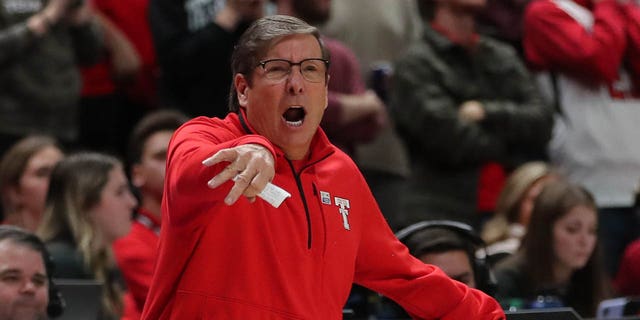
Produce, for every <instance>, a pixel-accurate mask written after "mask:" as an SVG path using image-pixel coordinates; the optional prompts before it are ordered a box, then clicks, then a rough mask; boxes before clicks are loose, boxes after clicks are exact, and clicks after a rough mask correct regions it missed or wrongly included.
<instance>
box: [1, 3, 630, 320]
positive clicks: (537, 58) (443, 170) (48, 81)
mask: <svg viewBox="0 0 640 320" xmlns="http://www.w3.org/2000/svg"><path fill="white" fill-rule="evenodd" d="M271 14H284V15H291V16H296V17H298V18H301V19H303V20H304V21H306V22H308V23H309V24H312V25H315V26H318V27H319V28H320V29H321V30H322V40H323V42H324V44H325V45H326V47H327V48H328V50H329V53H330V57H331V60H330V61H331V62H330V68H329V76H330V80H329V85H328V89H329V98H328V107H327V109H326V111H325V114H324V118H323V120H322V123H321V127H322V129H323V130H324V131H325V133H326V134H327V136H328V137H329V139H330V140H331V142H332V143H333V144H335V145H336V146H338V147H340V148H341V149H342V150H343V151H345V152H346V153H347V154H348V155H350V156H351V157H352V158H353V159H354V161H355V162H356V164H357V165H358V167H359V169H360V170H361V171H362V173H363V174H364V176H365V178H366V180H367V183H368V184H369V187H370V188H371V191H372V192H373V195H374V196H375V198H376V200H377V202H378V205H379V207H380V209H381V211H382V213H383V214H384V216H385V218H386V219H387V222H388V223H389V226H390V227H391V229H392V230H393V231H394V232H397V233H396V235H397V237H398V238H399V240H401V241H402V242H403V243H404V244H405V245H407V247H408V249H409V252H410V253H411V254H412V255H414V256H415V257H417V258H418V259H420V260H422V261H424V262H425V263H429V264H434V265H437V266H439V267H440V268H441V269H443V271H445V273H447V274H448V275H449V276H450V277H452V278H454V279H456V280H458V281H461V282H463V283H465V284H467V285H469V286H471V287H475V288H479V289H481V290H483V291H485V292H486V293H488V294H490V295H492V296H494V297H495V298H496V299H498V301H499V302H500V303H501V305H502V306H503V307H504V308H505V310H516V309H523V308H524V309H526V308H535V307H540V304H541V303H543V302H545V303H547V306H555V307H557V306H566V307H571V308H573V309H575V310H576V311H577V312H578V313H579V314H580V315H582V316H584V317H595V316H596V311H597V307H598V305H599V303H600V302H602V301H604V300H606V299H610V298H614V297H621V296H637V295H640V211H639V209H638V205H639V203H638V201H637V199H640V196H639V195H640V193H639V192H638V187H640V140H639V139H638V137H640V126H639V125H638V124H639V123H640V2H639V1H638V0H440V1H435V0H270V1H267V0H128V1H117V0H80V1H75V0H48V1H46V0H0V154H1V155H2V157H1V160H0V200H1V204H2V206H1V208H2V210H1V219H0V220H1V221H2V226H0V299H2V301H15V306H17V305H19V303H20V301H21V300H20V299H33V300H34V301H36V302H37V303H33V304H31V305H32V306H33V308H22V307H12V306H14V305H13V304H12V303H7V304H2V305H0V318H2V319H5V318H6V319H41V318H38V316H42V317H44V316H45V314H46V313H47V305H48V304H50V302H51V301H50V300H52V299H51V295H50V294H49V293H48V290H49V287H50V286H53V284H52V283H50V282H49V279H50V278H54V279H55V278H65V279H69V278H70V279H94V280H98V281H100V282H101V283H103V284H104V285H103V292H102V297H101V306H102V307H101V311H100V312H101V319H139V318H140V314H141V312H142V310H143V306H144V302H145V299H146V294H147V291H148V290H149V286H150V283H151V278H152V274H153V270H154V265H155V258H156V256H157V252H156V250H157V244H158V241H159V234H160V228H161V225H162V221H161V220H162V219H161V217H162V215H161V201H162V196H163V185H164V175H165V165H166V156H167V146H168V144H169V141H170V139H171V136H172V134H173V132H174V131H175V130H176V129H178V128H179V127H180V126H181V125H182V124H184V123H185V122H187V121H189V119H191V118H195V117H198V116H206V117H219V118H223V117H224V116H225V115H226V114H227V113H228V105H229V104H230V101H229V99H232V98H233V92H231V95H230V84H231V80H232V74H231V68H230V57H231V53H232V51H233V49H234V45H235V43H236V41H237V40H238V39H239V37H240V36H241V35H242V33H243V31H244V30H246V29H247V28H248V26H249V25H250V24H251V22H253V21H255V20H256V19H258V18H260V17H262V16H264V15H271ZM10 226H16V227H19V228H20V229H15V228H12V227H10ZM33 235H35V236H37V237H35V238H33ZM39 241H41V242H42V243H40V242H39ZM43 246H44V247H43ZM43 248H44V249H43ZM20 250H22V251H20ZM24 250H26V252H27V253H30V254H31V255H29V254H26V255H25V254H24ZM16 252H18V253H19V254H18V253H16ZM34 252H35V253H36V255H35V256H34V255H33V253H34ZM18 256H19V257H20V258H16V257H18ZM49 256H50V258H51V259H49ZM23 257H24V258H23ZM27 258H28V259H31V260H28V262H24V261H26V260H23V259H27ZM50 260H51V261H53V262H51V261H50ZM13 264H15V265H13ZM39 264H41V265H42V266H41V267H39V268H38V267H37V266H38V265H39ZM50 264H53V265H54V266H53V267H51V266H50ZM6 268H16V269H18V270H22V271H21V272H20V273H19V274H17V275H16V274H15V273H6V272H4V270H5V269H6ZM34 268H36V269H37V270H34ZM18 277H23V278H24V280H25V283H26V282H29V284H25V286H28V287H29V288H28V289H24V287H20V286H18V285H17V281H18V280H16V279H17V278H18ZM20 281H22V280H20ZM12 288H13V289H12ZM11 290H14V291H11ZM12 294H13V296H12ZM25 297H26V298H25ZM541 299H542V300H541ZM543 304H544V303H543ZM50 309H51V308H50ZM54 309H55V308H54ZM21 312H22V313H21ZM54 314H55V313H53V312H52V311H49V315H54ZM20 315H23V316H24V318H21V317H20ZM12 316H13V317H15V318H11V317H12ZM345 316H352V317H355V318H359V317H361V318H367V317H375V318H376V319H398V318H403V317H405V318H406V317H408V315H406V313H404V311H403V310H402V309H401V308H400V307H399V306H397V305H395V304H394V303H393V301H391V300H390V299H387V298H385V297H380V296H378V295H376V294H375V293H371V292H367V290H365V289H364V288H361V287H358V286H354V288H353V290H352V295H351V296H350V298H349V300H348V301H347V304H346V305H345Z"/></svg>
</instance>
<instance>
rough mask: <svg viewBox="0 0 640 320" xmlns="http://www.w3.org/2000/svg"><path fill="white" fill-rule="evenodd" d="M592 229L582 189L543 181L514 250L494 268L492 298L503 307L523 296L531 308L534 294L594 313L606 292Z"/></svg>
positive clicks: (591, 207)
mask: <svg viewBox="0 0 640 320" xmlns="http://www.w3.org/2000/svg"><path fill="white" fill-rule="evenodd" d="M597 230H598V216H597V208H596V205H595V202H594V199H593V197H592V195H591V194H590V193H589V192H588V191H587V190H586V189H584V188H582V187H579V186H577V185H573V184H570V183H568V182H565V181H562V180H558V181H553V182H549V183H547V184H546V185H545V187H544V188H543V190H542V192H541V193H540V195H538V197H537V198H536V200H535V204H534V207H533V212H532V213H531V219H530V221H529V226H528V228H527V233H526V234H525V236H524V238H523V239H522V246H521V247H520V250H519V251H518V253H516V254H515V255H513V256H510V257H507V258H505V259H504V260H502V261H501V262H500V263H499V264H498V265H497V266H496V267H495V274H496V278H497V280H498V290H497V293H496V298H498V299H499V300H500V301H501V302H502V303H504V304H505V305H506V304H508V303H509V300H510V299H513V298H518V299H523V300H524V301H526V302H525V306H526V307H532V305H531V304H530V303H532V302H535V301H536V299H537V297H554V298H555V299H558V300H559V301H560V303H561V304H562V305H564V306H568V307H572V308H574V309H575V310H576V311H577V312H578V313H579V314H580V315H582V316H583V317H593V316H595V312H596V308H597V307H598V304H599V303H600V301H602V300H604V299H606V298H608V297H609V295H610V288H609V280H608V279H609V278H608V277H607V274H606V272H605V270H604V267H603V263H602V260H601V259H602V257H601V256H600V249H599V245H598V234H597Z"/></svg>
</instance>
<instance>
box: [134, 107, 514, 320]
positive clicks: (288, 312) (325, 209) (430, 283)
mask: <svg viewBox="0 0 640 320" xmlns="http://www.w3.org/2000/svg"><path fill="white" fill-rule="evenodd" d="M252 132H253V130H252V129H251V128H250V127H249V126H248V125H247V122H246V120H244V116H243V115H242V114H240V115H238V114H230V115H228V116H227V117H226V118H225V119H224V120H220V119H216V118H204V117H199V118H196V119H194V120H191V121H190V122H188V123H187V124H185V125H184V126H183V127H181V128H180V129H178V130H177V131H176V133H175V135H174V137H173V139H172V141H171V143H170V145H169V154H168V160H167V174H166V180H165V197H164V199H163V208H162V209H163V217H162V221H163V222H162V223H163V225H162V231H161V236H160V253H159V257H158V262H157V265H156V268H155V273H154V278H153V283H152V285H151V288H150V292H149V295H148V299H147V302H146V304H145V309H144V312H143V317H142V318H143V319H180V320H182V319H190V320H192V319H242V320H245V319H246V320H248V319H251V320H260V319H315V320H327V319H341V318H342V307H343V305H344V304H345V301H346V300H347V296H348V294H349V291H350V289H351V285H352V283H353V282H355V283H358V284H361V285H363V286H365V287H368V288H371V289H373V290H376V291H378V292H380V293H383V294H384V295H386V296H388V297H390V298H392V299H394V300H396V301H398V302H399V303H400V304H401V305H403V306H404V307H405V308H406V309H407V310H408V311H409V312H410V313H411V314H412V315H414V316H416V317H417V318H418V319H435V318H440V319H464V318H467V317H469V316H473V318H474V319H504V315H503V313H502V311H501V309H500V307H499V305H498V304H497V303H496V302H495V300H493V299H492V298H490V297H489V296H486V295H484V294H483V293H481V292H480V291H477V290H473V289H469V288H468V287H466V286H465V285H464V284H462V283H459V282H455V281H453V280H451V279H449V278H448V277H447V276H446V275H445V274H444V273H443V272H442V271H441V270H439V269H437V268H435V267H433V266H429V265H425V264H423V263H422V262H420V261H419V260H417V259H415V258H413V257H412V256H410V255H409V253H408V251H407V249H406V247H405V246H404V245H402V244H401V243H400V242H399V241H398V240H397V239H396V238H395V236H394V234H393V232H392V231H391V230H390V229H389V227H388V225H387V223H386V221H385V219H384V218H383V216H382V214H381V213H380V210H379V209H378V206H377V204H376V202H375V200H374V198H373V196H372V194H371V192H370V190H369V188H368V187H367V184H366V183H365V181H364V178H363V177H362V175H361V174H360V172H359V171H358V169H357V167H356V165H355V164H354V163H353V161H352V160H351V159H350V158H349V157H348V156H347V155H346V154H344V153H343V152H342V151H340V150H338V149H337V148H336V147H334V146H333V145H331V144H330V143H329V141H328V139H327V137H326V136H325V134H324V133H323V132H322V130H321V129H318V132H317V134H316V135H315V137H314V139H313V141H312V145H311V149H310V151H309V155H308V157H307V158H306V159H305V161H304V163H303V164H302V166H301V167H300V166H296V168H299V169H298V170H296V169H294V166H293V164H292V163H291V162H290V161H289V160H287V159H286V158H285V156H284V154H283V151H282V150H280V149H279V148H277V147H275V146H273V145H272V144H271V143H270V142H269V141H268V140H267V139H266V138H265V137H263V136H260V135H257V134H253V133H252ZM247 143H257V144H260V145H263V146H265V147H267V148H268V149H269V150H270V151H271V152H272V154H273V155H274V159H275V162H276V164H275V171H276V174H275V177H274V179H273V181H272V182H273V183H274V184H275V185H277V186H279V187H281V188H283V189H285V190H287V191H288V192H289V193H291V197H290V198H287V199H286V200H285V201H284V202H283V203H282V205H281V206H280V207H279V208H277V209H276V208H274V207H272V206H271V205H270V204H268V203H267V202H265V201H263V200H262V199H257V200H256V202H255V203H250V202H249V201H247V199H246V198H244V197H242V198H240V199H239V200H238V201H237V202H236V203H235V204H233V205H232V206H227V205H225V204H224V202H223V199H224V197H225V196H226V195H227V193H228V192H229V190H230V188H231V186H232V182H227V183H226V184H223V185H222V186H220V187H218V188H216V189H210V188H208V187H207V181H208V180H209V179H211V178H212V177H213V176H214V175H216V174H217V173H218V172H220V171H221V170H222V169H223V168H224V167H225V166H226V165H227V163H222V164H218V165H215V166H212V167H206V166H204V165H202V163H201V162H202V160H204V159H206V158H208V157H210V156H211V155H213V154H214V153H216V152H217V151H218V150H221V149H223V148H229V147H234V146H238V145H242V144H247Z"/></svg>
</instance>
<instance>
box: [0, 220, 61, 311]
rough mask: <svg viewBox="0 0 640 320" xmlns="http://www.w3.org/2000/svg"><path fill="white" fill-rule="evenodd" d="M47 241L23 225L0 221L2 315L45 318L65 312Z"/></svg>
mask: <svg viewBox="0 0 640 320" xmlns="http://www.w3.org/2000/svg"><path fill="white" fill-rule="evenodd" d="M52 273H53V262H52V261H51V259H50V258H49V253H48V252H47V249H46V247H45V245H44V243H43V242H42V241H41V240H40V239H39V238H38V237H36V236H35V235H34V234H32V233H29V232H27V231H25V230H23V229H21V228H18V227H15V226H9V225H0V301H2V303H0V319H4V320H45V319H49V318H56V317H58V316H60V315H61V314H62V311H63V306H64V303H63V302H62V297H61V296H60V293H59V292H58V290H57V289H56V287H55V285H54V283H53V281H52V280H51V274H52Z"/></svg>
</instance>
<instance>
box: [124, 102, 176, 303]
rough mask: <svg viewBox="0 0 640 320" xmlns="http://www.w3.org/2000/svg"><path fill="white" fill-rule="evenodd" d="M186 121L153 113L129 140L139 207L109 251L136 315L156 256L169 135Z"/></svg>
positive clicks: (168, 113)
mask: <svg viewBox="0 0 640 320" xmlns="http://www.w3.org/2000/svg"><path fill="white" fill-rule="evenodd" d="M186 121H187V117H186V116H185V115H183V114H182V113H179V112H177V111H170V110H159V111H155V112H152V113H149V114H148V115H146V116H145V117H144V118H142V120H140V122H139V123H138V124H137V125H136V127H135V128H134V130H133V132H132V134H131V138H130V139H129V162H130V168H129V172H130V176H131V182H132V184H133V186H134V187H135V188H136V189H137V190H138V194H139V197H140V206H139V207H138V209H137V210H136V215H135V216H134V220H133V226H132V227H131V232H130V233H129V234H128V235H127V236H126V237H124V238H121V239H119V240H117V241H116V242H115V243H114V246H113V250H114V255H115V258H116V262H117V264H118V267H119V268H120V271H121V272H122V276H123V278H124V280H125V282H126V284H127V290H128V291H129V292H130V293H131V295H132V296H133V298H134V299H135V304H136V308H137V309H138V312H142V307H143V306H144V302H145V300H146V298H147V292H148V291H149V286H150V285H151V279H152V276H153V267H154V265H155V261H156V257H157V256H158V250H157V249H158V240H159V236H160V226H161V202H162V193H163V189H164V174H165V167H166V162H167V160H166V159H167V147H168V146H169V140H170V139H171V136H172V135H173V132H174V131H175V130H176V129H178V127H180V126H181V125H182V124H183V123H185V122H186Z"/></svg>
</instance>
